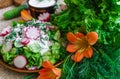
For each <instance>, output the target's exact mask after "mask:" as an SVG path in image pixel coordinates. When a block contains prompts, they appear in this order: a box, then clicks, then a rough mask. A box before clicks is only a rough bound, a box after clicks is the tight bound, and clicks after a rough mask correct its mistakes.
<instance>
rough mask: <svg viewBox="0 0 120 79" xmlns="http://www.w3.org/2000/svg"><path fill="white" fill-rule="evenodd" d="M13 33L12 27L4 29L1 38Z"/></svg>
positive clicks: (0, 34)
mask: <svg viewBox="0 0 120 79" xmlns="http://www.w3.org/2000/svg"><path fill="white" fill-rule="evenodd" d="M11 31H12V28H11V27H10V26H8V27H6V28H4V29H3V30H2V32H1V33H0V36H6V35H7V34H9V33H10V32H11Z"/></svg>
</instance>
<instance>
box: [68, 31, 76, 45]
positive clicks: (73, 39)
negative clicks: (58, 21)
mask: <svg viewBox="0 0 120 79" xmlns="http://www.w3.org/2000/svg"><path fill="white" fill-rule="evenodd" d="M67 40H68V41H69V42H71V43H75V42H76V41H78V39H77V37H76V36H75V35H74V34H73V33H72V32H69V33H67Z"/></svg>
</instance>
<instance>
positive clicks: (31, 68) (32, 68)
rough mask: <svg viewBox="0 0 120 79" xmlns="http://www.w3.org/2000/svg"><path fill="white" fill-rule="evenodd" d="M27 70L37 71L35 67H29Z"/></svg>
mask: <svg viewBox="0 0 120 79" xmlns="http://www.w3.org/2000/svg"><path fill="white" fill-rule="evenodd" d="M27 69H28V70H36V69H37V67H36V66H34V67H30V68H27Z"/></svg>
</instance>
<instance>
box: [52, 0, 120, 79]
mask: <svg viewBox="0 0 120 79" xmlns="http://www.w3.org/2000/svg"><path fill="white" fill-rule="evenodd" d="M64 1H65V3H66V5H67V9H66V10H65V11H62V12H60V13H59V14H58V15H55V14H53V15H52V18H51V22H52V24H54V25H56V26H57V27H58V28H59V29H60V30H61V33H64V34H63V36H64V37H66V33H67V32H73V33H76V32H81V33H84V34H86V33H87V32H90V31H95V32H97V33H98V35H99V39H98V42H97V43H96V44H95V45H94V46H93V49H94V55H93V57H92V58H91V59H84V60H83V61H82V62H80V63H74V62H73V61H71V59H70V56H68V57H67V58H66V59H65V61H64V63H63V66H62V69H63V71H62V77H61V79H75V78H78V79H113V78H115V79H119V78H120V66H119V63H120V62H119V60H120V57H119V56H120V51H119V50H120V44H119V42H120V40H119V38H120V4H119V3H120V1H119V0H64ZM76 72H77V73H76Z"/></svg>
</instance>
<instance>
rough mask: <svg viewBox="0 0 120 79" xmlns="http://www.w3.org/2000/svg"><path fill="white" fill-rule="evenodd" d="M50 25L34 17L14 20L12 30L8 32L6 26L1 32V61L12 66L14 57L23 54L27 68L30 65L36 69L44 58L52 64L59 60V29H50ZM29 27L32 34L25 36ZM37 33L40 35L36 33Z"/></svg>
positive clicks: (60, 52)
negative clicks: (26, 19)
mask: <svg viewBox="0 0 120 79" xmlns="http://www.w3.org/2000/svg"><path fill="white" fill-rule="evenodd" d="M50 26H52V24H51V23H49V22H41V21H38V20H35V19H34V20H32V21H28V22H24V23H21V22H16V21H14V22H13V23H12V27H11V28H12V30H10V31H9V32H8V29H9V28H7V29H4V31H2V32H1V39H2V43H1V48H0V49H1V52H0V54H1V55H2V57H3V61H4V62H6V63H8V64H9V65H11V66H14V64H13V61H14V58H15V57H16V56H17V55H23V56H25V57H26V59H27V65H26V68H27V69H29V68H32V67H36V68H37V69H38V68H40V67H41V64H42V62H43V61H45V60H49V61H50V62H52V63H53V64H55V63H57V62H59V60H61V59H59V58H60V57H61V55H62V51H61V50H60V48H61V47H63V46H62V45H61V42H59V40H60V31H59V30H58V29H56V30H55V29H54V30H52V29H50V28H49V27H50ZM30 29H32V31H34V30H35V32H34V34H31V35H30V36H29V35H28V37H25V36H26V35H27V32H29V31H30ZM36 31H37V32H36ZM7 32H8V33H7ZM29 33H31V31H30V32H29ZM39 33H40V35H37V34H39ZM51 34H52V35H51ZM3 35H4V36H3ZM36 36H37V37H36ZM52 36H54V37H52ZM34 37H35V39H34ZM23 38H25V39H23ZM28 38H29V39H28ZM22 40H23V41H22ZM21 41H22V42H21ZM9 42H10V44H9ZM63 48H64V47H63Z"/></svg>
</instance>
